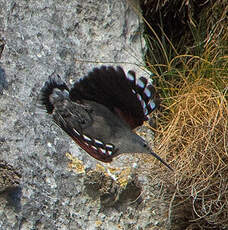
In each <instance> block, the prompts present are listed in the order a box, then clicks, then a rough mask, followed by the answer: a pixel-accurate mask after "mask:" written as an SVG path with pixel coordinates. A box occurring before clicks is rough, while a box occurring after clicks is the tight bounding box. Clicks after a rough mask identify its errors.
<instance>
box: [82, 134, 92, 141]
mask: <svg viewBox="0 0 228 230" xmlns="http://www.w3.org/2000/svg"><path fill="white" fill-rule="evenodd" d="M83 138H84V140H85V141H92V139H91V138H90V137H88V136H86V135H85V134H83Z"/></svg>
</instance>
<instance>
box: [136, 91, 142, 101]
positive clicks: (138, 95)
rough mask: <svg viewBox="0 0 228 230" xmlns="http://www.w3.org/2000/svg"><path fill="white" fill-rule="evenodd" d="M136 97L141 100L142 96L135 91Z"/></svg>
mask: <svg viewBox="0 0 228 230" xmlns="http://www.w3.org/2000/svg"><path fill="white" fill-rule="evenodd" d="M137 98H138V99H139V100H140V101H141V100H142V96H141V95H140V94H138V93H137Z"/></svg>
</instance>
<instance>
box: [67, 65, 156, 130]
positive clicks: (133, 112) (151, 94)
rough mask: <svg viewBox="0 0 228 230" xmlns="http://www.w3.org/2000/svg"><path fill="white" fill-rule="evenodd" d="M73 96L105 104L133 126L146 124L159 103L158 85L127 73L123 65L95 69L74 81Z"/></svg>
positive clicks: (76, 98) (72, 98) (71, 94)
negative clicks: (155, 85) (156, 88)
mask: <svg viewBox="0 0 228 230" xmlns="http://www.w3.org/2000/svg"><path fill="white" fill-rule="evenodd" d="M70 98H71V100H72V101H77V100H80V99H82V98H83V99H86V100H89V101H95V102H97V103H99V104H102V105H104V106H105V107H107V108H109V109H110V110H111V111H112V112H114V113H116V114H117V115H118V116H119V117H120V118H121V119H123V120H125V122H127V123H128V124H129V125H130V127H131V129H134V128H136V127H137V126H140V125H142V123H143V122H144V121H145V120H147V115H148V114H150V113H151V112H152V111H153V110H154V109H155V108H157V107H158V105H159V97H158V95H157V94H156V91H155V88H154V87H153V86H152V85H151V84H149V83H148V81H147V79H146V78H144V77H141V78H139V79H138V80H137V79H136V76H135V73H134V72H133V71H129V72H128V73H127V74H125V72H124V70H123V69H122V68H121V67H117V68H114V67H112V66H108V67H107V66H102V67H100V68H94V69H93V70H92V71H91V72H89V73H88V75H86V76H85V77H83V78H82V79H80V80H79V81H77V82H76V83H75V84H74V86H73V88H72V89H71V90H70Z"/></svg>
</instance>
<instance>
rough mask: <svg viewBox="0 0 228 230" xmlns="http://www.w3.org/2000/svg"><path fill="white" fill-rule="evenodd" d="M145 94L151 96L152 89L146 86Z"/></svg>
mask: <svg viewBox="0 0 228 230" xmlns="http://www.w3.org/2000/svg"><path fill="white" fill-rule="evenodd" d="M144 94H145V95H146V96H147V97H148V98H150V97H151V92H150V90H149V89H148V88H145V89H144Z"/></svg>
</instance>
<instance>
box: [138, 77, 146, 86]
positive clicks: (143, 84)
mask: <svg viewBox="0 0 228 230" xmlns="http://www.w3.org/2000/svg"><path fill="white" fill-rule="evenodd" d="M137 85H138V86H139V87H140V88H144V87H145V83H144V82H143V81H142V80H140V79H138V80H137Z"/></svg>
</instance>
